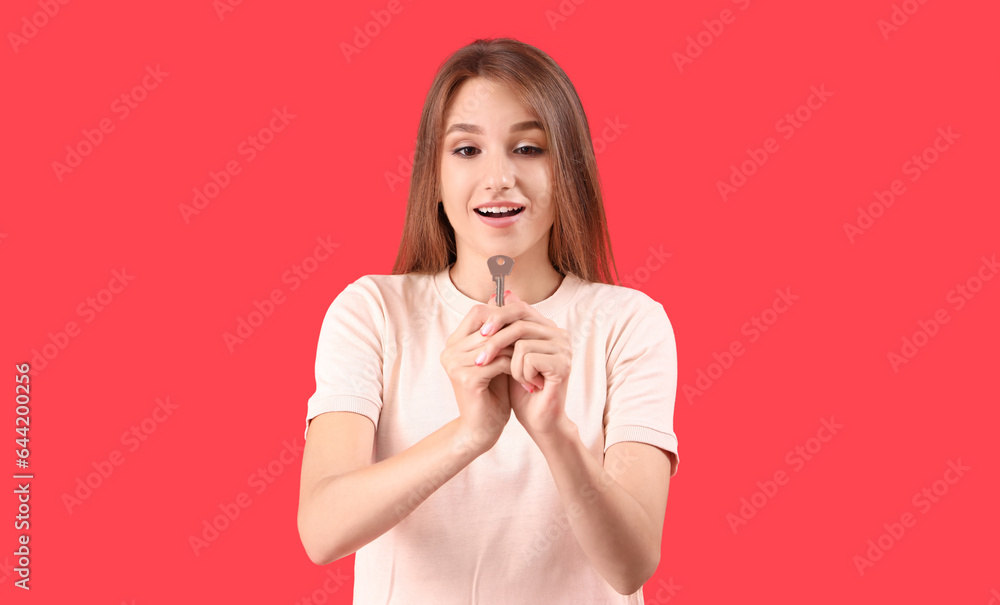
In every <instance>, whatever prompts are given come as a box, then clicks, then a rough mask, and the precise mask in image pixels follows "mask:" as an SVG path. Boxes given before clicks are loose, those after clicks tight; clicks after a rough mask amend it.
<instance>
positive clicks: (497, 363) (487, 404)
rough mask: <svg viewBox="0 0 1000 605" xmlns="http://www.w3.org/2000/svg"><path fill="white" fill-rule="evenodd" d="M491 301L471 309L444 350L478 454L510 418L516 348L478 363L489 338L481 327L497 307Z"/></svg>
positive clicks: (463, 420)
mask: <svg viewBox="0 0 1000 605" xmlns="http://www.w3.org/2000/svg"><path fill="white" fill-rule="evenodd" d="M491 300H492V301H493V304H492V305H475V306H474V307H472V309H470V310H469V313H468V314H466V316H465V318H464V319H463V320H462V322H461V323H460V324H459V325H458V328H456V329H455V331H454V332H453V333H452V335H451V336H449V337H448V341H447V343H446V346H445V349H444V351H442V352H441V365H442V366H444V369H445V372H447V374H448V378H449V379H450V380H451V386H452V389H454V391H455V399H456V400H457V402H458V411H459V420H460V423H461V426H462V431H463V433H464V438H465V440H466V442H467V443H468V444H469V446H470V447H471V448H472V449H474V450H475V451H476V452H478V453H483V452H486V451H487V450H489V449H490V448H491V447H493V445H494V444H495V443H496V442H497V440H498V439H500V434H501V433H502V432H503V428H504V427H505V426H506V425H507V421H508V420H509V419H510V399H509V398H508V395H507V384H508V380H507V375H508V374H510V360H511V357H512V356H513V354H514V347H513V346H509V347H507V348H506V349H503V350H501V351H500V352H499V353H497V355H496V357H494V358H493V360H492V361H491V362H490V363H488V364H486V365H482V366H480V365H477V364H476V358H477V357H478V356H479V354H480V353H481V352H483V350H484V345H485V344H486V341H487V339H488V338H487V337H486V336H483V335H482V334H480V329H481V328H482V327H483V322H484V321H485V320H486V319H487V317H488V316H489V315H490V311H491V306H496V302H495V299H491Z"/></svg>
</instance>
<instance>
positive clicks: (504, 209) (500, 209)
mask: <svg viewBox="0 0 1000 605" xmlns="http://www.w3.org/2000/svg"><path fill="white" fill-rule="evenodd" d="M479 210H480V212H492V213H493V214H497V213H499V212H507V211H508V210H517V208H513V207H512V208H508V207H506V206H495V207H493V208H480V209H479Z"/></svg>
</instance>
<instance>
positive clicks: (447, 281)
mask: <svg viewBox="0 0 1000 605" xmlns="http://www.w3.org/2000/svg"><path fill="white" fill-rule="evenodd" d="M449 269H451V265H449V266H447V267H445V268H444V269H442V270H441V271H439V272H438V273H437V274H435V275H434V285H435V288H436V290H437V294H438V297H439V298H440V299H441V301H442V302H443V303H444V304H446V305H447V306H449V307H451V308H452V309H454V310H455V311H457V312H458V313H460V314H461V315H462V316H463V317H464V316H465V315H467V314H468V313H469V310H470V309H471V308H472V307H473V306H475V305H481V304H484V303H483V302H481V301H478V300H475V299H474V298H469V297H468V296H466V295H465V294H463V293H462V291H461V290H459V289H458V288H457V287H455V284H454V282H452V281H451V275H449V274H448V270H449ZM580 284H581V280H580V278H578V277H577V276H575V275H573V274H572V273H567V274H565V276H564V277H563V280H562V282H561V283H560V284H559V287H558V288H556V291H555V292H553V293H552V294H551V295H550V296H549V297H548V298H546V299H545V300H541V301H539V302H537V303H535V304H533V305H531V306H532V307H533V308H534V309H535V310H537V311H538V312H539V313H541V314H542V315H543V316H545V317H547V318H549V319H552V317H553V316H555V315H556V314H557V313H559V311H561V310H562V309H564V308H565V307H566V306H567V305H568V304H569V303H570V301H571V300H572V299H573V296H574V295H575V294H576V293H577V291H578V290H579V286H580Z"/></svg>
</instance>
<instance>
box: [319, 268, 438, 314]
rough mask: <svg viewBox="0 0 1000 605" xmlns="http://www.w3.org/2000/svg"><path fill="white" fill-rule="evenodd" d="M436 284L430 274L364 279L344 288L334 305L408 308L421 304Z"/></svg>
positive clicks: (383, 309)
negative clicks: (424, 295) (400, 306)
mask: <svg viewBox="0 0 1000 605" xmlns="http://www.w3.org/2000/svg"><path fill="white" fill-rule="evenodd" d="M433 283H434V275H433V274H427V273H406V274H401V275H374V274H371V275H362V276H361V277H358V278H357V279H355V280H354V281H353V282H351V283H349V284H347V286H345V287H344V289H343V290H342V291H341V292H340V294H338V295H337V297H336V299H335V300H334V304H335V305H336V304H354V305H362V304H363V305H365V306H368V307H370V308H372V309H373V310H374V309H381V310H382V311H385V310H386V309H388V308H395V307H398V306H399V305H403V306H404V307H405V306H406V305H407V304H408V303H409V304H412V303H413V302H414V301H417V300H420V299H421V294H422V293H428V292H429V291H430V289H431V288H433Z"/></svg>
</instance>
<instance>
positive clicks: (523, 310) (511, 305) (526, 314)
mask: <svg viewBox="0 0 1000 605" xmlns="http://www.w3.org/2000/svg"><path fill="white" fill-rule="evenodd" d="M488 308H489V311H490V313H489V316H488V317H487V318H486V319H485V321H484V325H483V327H484V328H486V326H487V325H489V326H490V327H491V329H488V330H484V331H483V332H482V334H483V336H490V335H492V334H495V333H496V332H498V331H499V330H500V329H502V328H503V327H504V326H507V325H510V324H512V323H514V322H515V321H521V320H524V321H528V322H532V323H537V324H539V325H543V326H551V327H556V323H555V322H554V321H552V320H551V319H549V318H547V317H545V316H544V315H542V314H541V313H539V312H538V310H537V309H535V308H534V307H532V306H531V305H529V304H528V303H526V302H524V301H523V300H521V299H520V298H518V297H517V296H516V295H515V294H514V293H513V292H511V291H510V290H505V291H504V305H503V307H499V308H498V309H497V308H495V305H491V306H489V307H488Z"/></svg>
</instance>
